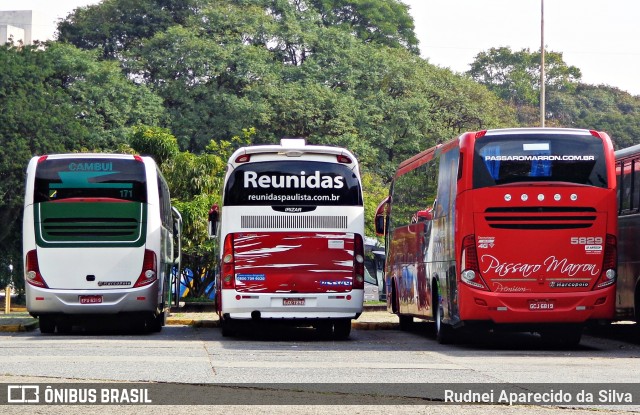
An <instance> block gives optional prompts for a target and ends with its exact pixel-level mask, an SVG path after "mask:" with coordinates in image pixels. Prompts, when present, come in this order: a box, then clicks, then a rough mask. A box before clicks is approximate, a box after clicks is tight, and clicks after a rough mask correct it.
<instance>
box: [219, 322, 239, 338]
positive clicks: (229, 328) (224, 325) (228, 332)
mask: <svg viewBox="0 0 640 415" xmlns="http://www.w3.org/2000/svg"><path fill="white" fill-rule="evenodd" d="M220 329H221V331H222V337H233V336H235V334H236V331H235V328H234V327H233V323H232V322H231V319H229V318H222V319H221V320H220Z"/></svg>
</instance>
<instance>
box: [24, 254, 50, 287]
mask: <svg viewBox="0 0 640 415" xmlns="http://www.w3.org/2000/svg"><path fill="white" fill-rule="evenodd" d="M25 265H26V268H27V274H26V280H27V282H28V283H29V284H31V285H34V286H36V287H40V288H49V286H48V285H47V283H46V282H44V278H42V274H40V266H39V265H38V253H37V252H36V250H35V249H34V250H31V251H29V252H27V258H26V262H25Z"/></svg>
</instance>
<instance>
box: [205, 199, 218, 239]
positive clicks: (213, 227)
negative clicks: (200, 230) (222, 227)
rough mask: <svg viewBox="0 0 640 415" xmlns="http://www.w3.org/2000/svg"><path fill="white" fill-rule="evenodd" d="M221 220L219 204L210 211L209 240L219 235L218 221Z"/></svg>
mask: <svg viewBox="0 0 640 415" xmlns="http://www.w3.org/2000/svg"><path fill="white" fill-rule="evenodd" d="M219 219H220V208H219V207H218V204H215V205H213V206H211V209H209V226H208V232H209V238H215V237H216V235H217V234H218V220H219Z"/></svg>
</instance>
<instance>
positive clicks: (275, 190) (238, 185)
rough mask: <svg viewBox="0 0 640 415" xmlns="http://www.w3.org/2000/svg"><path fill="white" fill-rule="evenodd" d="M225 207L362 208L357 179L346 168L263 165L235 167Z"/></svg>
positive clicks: (320, 164)
mask: <svg viewBox="0 0 640 415" xmlns="http://www.w3.org/2000/svg"><path fill="white" fill-rule="evenodd" d="M224 204H225V205H226V206H233V205H236V206H245V205H262V206H287V205H288V206H332V205H333V206H362V190H361V189H360V182H359V180H358V177H357V176H356V175H355V174H354V172H352V171H351V170H350V169H349V168H348V167H347V166H344V165H342V164H337V163H324V162H316V161H265V162H257V163H249V164H244V165H240V166H238V167H237V168H236V169H235V170H234V171H233V172H232V173H231V175H230V176H229V178H228V180H227V185H226V188H225V191H224Z"/></svg>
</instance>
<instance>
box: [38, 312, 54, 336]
mask: <svg viewBox="0 0 640 415" xmlns="http://www.w3.org/2000/svg"><path fill="white" fill-rule="evenodd" d="M38 325H39V326H40V333H42V334H53V333H54V332H55V331H56V320H55V319H54V318H53V317H50V316H40V317H39V318H38Z"/></svg>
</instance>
